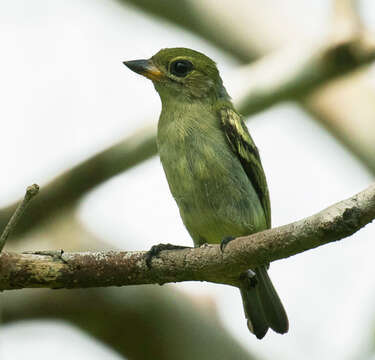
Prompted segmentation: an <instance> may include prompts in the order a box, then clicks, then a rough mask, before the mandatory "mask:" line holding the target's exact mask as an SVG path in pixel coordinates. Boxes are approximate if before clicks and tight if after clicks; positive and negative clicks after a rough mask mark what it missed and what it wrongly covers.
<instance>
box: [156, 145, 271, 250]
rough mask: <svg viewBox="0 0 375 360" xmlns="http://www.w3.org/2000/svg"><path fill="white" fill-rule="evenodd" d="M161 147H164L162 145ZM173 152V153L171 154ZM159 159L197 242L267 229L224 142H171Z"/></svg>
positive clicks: (250, 189) (248, 185)
mask: <svg viewBox="0 0 375 360" xmlns="http://www.w3.org/2000/svg"><path fill="white" fill-rule="evenodd" d="M164 150H165V149H164ZM171 154H172V155H171ZM160 157H161V161H162V164H163V167H164V171H165V173H166V176H167V180H168V183H169V186H170V190H171V192H172V195H173V197H174V198H175V200H176V202H177V205H178V207H179V209H180V214H181V217H182V220H183V222H184V224H185V226H186V228H187V230H188V231H189V233H190V235H191V236H192V238H193V240H194V243H195V245H200V244H203V243H205V242H207V243H219V242H220V241H221V240H222V238H223V237H225V236H241V235H247V234H251V233H253V232H256V231H259V230H262V229H265V228H266V221H265V216H264V212H263V208H262V205H261V203H260V201H259V198H258V196H257V194H256V192H255V190H254V188H253V186H252V184H251V181H250V180H249V179H248V177H247V175H246V173H245V172H244V170H243V168H242V165H241V164H240V162H239V161H238V159H237V158H236V157H234V156H233V154H232V153H231V150H230V149H229V147H227V146H226V144H225V143H224V144H221V146H220V144H219V145H218V144H217V143H215V144H214V145H213V146H210V144H207V143H206V144H204V145H202V146H199V147H191V146H188V147H182V146H179V147H175V148H174V149H173V150H172V149H169V153H168V156H164V154H163V151H160Z"/></svg>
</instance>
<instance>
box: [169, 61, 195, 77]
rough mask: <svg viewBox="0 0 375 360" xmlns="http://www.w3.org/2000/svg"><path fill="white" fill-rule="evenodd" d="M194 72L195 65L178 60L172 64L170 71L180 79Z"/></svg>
mask: <svg viewBox="0 0 375 360" xmlns="http://www.w3.org/2000/svg"><path fill="white" fill-rule="evenodd" d="M191 70H193V64H192V63H191V62H190V61H188V60H176V61H173V63H171V65H170V67H169V71H170V72H171V73H172V74H173V75H176V76H178V77H184V76H186V75H187V74H188V73H189V72H190V71H191Z"/></svg>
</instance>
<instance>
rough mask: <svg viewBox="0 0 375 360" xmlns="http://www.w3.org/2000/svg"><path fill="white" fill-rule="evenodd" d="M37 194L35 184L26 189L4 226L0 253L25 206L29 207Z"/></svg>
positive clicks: (0, 239) (0, 237)
mask: <svg viewBox="0 0 375 360" xmlns="http://www.w3.org/2000/svg"><path fill="white" fill-rule="evenodd" d="M38 192H39V186H38V185H37V184H33V185H31V186H29V187H28V188H27V189H26V194H25V196H24V198H23V200H22V201H21V202H20V203H19V205H18V206H17V207H16V209H15V211H14V214H13V215H12V217H11V218H10V220H9V222H8V224H7V225H6V226H5V229H4V231H3V233H2V234H1V236H0V253H1V251H2V250H3V248H4V245H5V243H6V241H7V239H8V237H9V235H10V234H11V232H12V231H14V229H15V227H16V226H17V223H18V221H19V220H20V219H21V217H22V215H23V213H24V212H25V210H26V208H27V205H29V203H30V201H31V200H32V198H33V197H34V196H35V195H37V194H38Z"/></svg>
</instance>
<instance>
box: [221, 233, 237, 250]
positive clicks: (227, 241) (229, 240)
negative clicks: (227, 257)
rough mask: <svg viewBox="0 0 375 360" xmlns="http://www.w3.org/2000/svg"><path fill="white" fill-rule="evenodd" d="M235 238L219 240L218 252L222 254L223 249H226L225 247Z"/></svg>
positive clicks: (228, 237) (229, 237)
mask: <svg viewBox="0 0 375 360" xmlns="http://www.w3.org/2000/svg"><path fill="white" fill-rule="evenodd" d="M234 239H235V238H234V237H233V236H225V237H224V238H223V240H221V242H220V250H221V252H224V249H225V248H226V246H227V245H228V244H229V243H230V242H231V241H232V240H234Z"/></svg>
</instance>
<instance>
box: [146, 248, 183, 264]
mask: <svg viewBox="0 0 375 360" xmlns="http://www.w3.org/2000/svg"><path fill="white" fill-rule="evenodd" d="M186 248H188V247H187V246H180V245H173V244H158V245H154V246H152V247H151V249H150V250H149V251H147V253H146V255H145V261H146V265H147V267H148V268H149V269H151V262H152V259H153V258H154V257H159V254H160V252H162V251H164V250H183V249H186Z"/></svg>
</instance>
